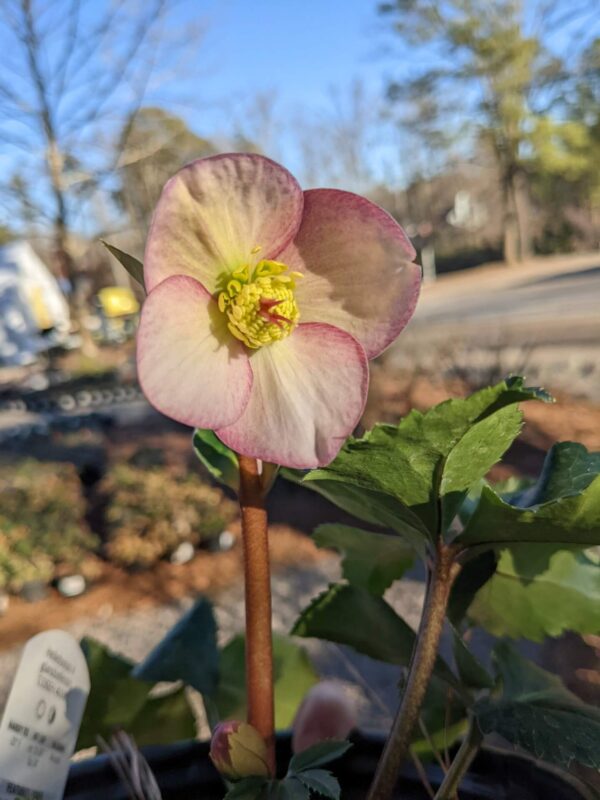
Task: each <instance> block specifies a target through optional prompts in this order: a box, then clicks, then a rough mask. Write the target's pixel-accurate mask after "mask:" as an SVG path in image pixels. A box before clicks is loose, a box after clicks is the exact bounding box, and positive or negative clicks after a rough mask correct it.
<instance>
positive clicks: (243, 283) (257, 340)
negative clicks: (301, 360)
mask: <svg viewBox="0 0 600 800" xmlns="http://www.w3.org/2000/svg"><path fill="white" fill-rule="evenodd" d="M301 277H302V275H301V274H300V273H299V272H289V271H288V268H287V267H286V265H285V264H281V263H280V262H279V261H267V260H262V261H259V262H258V264H257V265H256V266H255V267H254V268H251V267H250V266H248V265H246V266H244V267H241V268H240V269H238V270H236V271H235V272H233V273H229V274H227V275H225V276H223V278H222V284H221V285H223V286H224V289H223V291H221V292H220V293H219V296H218V304H219V310H220V311H221V312H222V313H224V314H226V315H227V320H228V321H227V327H228V328H229V330H230V331H231V333H232V334H233V335H234V336H235V337H236V339H239V340H240V341H242V342H243V343H244V344H245V345H246V347H251V348H252V349H257V348H259V347H263V346H264V345H265V344H271V343H272V342H277V341H279V340H280V339H285V337H286V336H289V335H290V333H291V332H292V331H293V330H294V328H295V327H296V324H297V322H298V319H299V318H300V312H299V311H298V306H297V304H296V299H295V297H294V289H295V288H296V280H297V279H298V278H301Z"/></svg>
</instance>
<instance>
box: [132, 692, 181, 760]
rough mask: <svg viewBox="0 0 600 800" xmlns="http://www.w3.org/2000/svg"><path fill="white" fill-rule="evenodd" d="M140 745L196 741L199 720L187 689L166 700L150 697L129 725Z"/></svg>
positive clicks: (164, 697)
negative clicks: (188, 698) (196, 717)
mask: <svg viewBox="0 0 600 800" xmlns="http://www.w3.org/2000/svg"><path fill="white" fill-rule="evenodd" d="M127 732H128V733H131V734H132V735H133V736H134V737H135V740H136V742H137V744H138V745H140V746H141V745H150V744H173V743H174V742H180V741H183V740H185V739H195V738H196V733H197V730H196V719H195V717H194V714H193V712H192V709H191V708H190V705H189V703H188V700H187V697H186V694H185V689H184V687H183V686H182V687H180V688H179V689H177V690H176V691H174V692H170V693H169V694H167V695H163V696H162V697H149V698H147V699H146V702H145V703H144V705H143V706H142V707H141V708H140V710H139V711H138V713H137V714H136V716H135V717H134V719H133V720H132V721H131V722H130V723H129V725H128V726H127Z"/></svg>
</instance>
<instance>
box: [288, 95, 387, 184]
mask: <svg viewBox="0 0 600 800" xmlns="http://www.w3.org/2000/svg"><path fill="white" fill-rule="evenodd" d="M328 100H329V103H328V105H327V106H326V107H324V108H322V109H321V110H320V111H317V112H315V113H312V114H310V115H307V114H306V111H305V110H304V109H303V111H302V113H300V114H298V115H297V118H296V120H295V124H294V130H293V138H294V139H295V143H296V146H297V148H298V151H299V156H300V160H301V164H302V171H303V173H304V178H305V181H306V183H307V184H308V185H312V186H323V185H324V184H325V185H329V186H344V188H346V189H352V190H354V191H358V192H364V191H366V190H368V189H369V188H370V187H371V186H372V185H373V184H374V183H375V176H374V171H373V167H374V161H375V160H376V153H377V147H378V144H379V143H380V140H381V138H382V133H383V132H384V124H385V121H383V120H382V114H381V108H380V106H379V103H378V102H377V100H376V99H375V98H374V97H372V96H371V95H370V94H369V93H368V91H367V90H366V88H365V86H364V85H363V84H362V83H361V81H359V80H354V81H353V82H352V83H351V84H350V85H349V86H348V87H347V89H346V90H343V89H340V88H339V87H330V89H329V93H328Z"/></svg>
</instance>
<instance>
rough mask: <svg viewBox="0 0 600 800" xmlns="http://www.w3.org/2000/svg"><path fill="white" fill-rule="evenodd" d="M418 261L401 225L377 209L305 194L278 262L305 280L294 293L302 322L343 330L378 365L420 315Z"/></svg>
mask: <svg viewBox="0 0 600 800" xmlns="http://www.w3.org/2000/svg"><path fill="white" fill-rule="evenodd" d="M414 257H415V251H414V248H413V247H412V245H411V243H410V242H409V240H408V238H407V236H406V234H405V233H404V231H403V230H402V228H401V227H400V225H398V223H397V222H396V221H395V220H394V219H392V217H391V216H390V215H389V214H388V213H387V212H386V211H384V210H383V209H381V208H379V206H376V205H375V204H374V203H371V202H370V201H369V200H366V199H365V198H364V197H359V196H358V195H355V194H352V193H350V192H342V191H339V190H337V189H312V190H310V191H308V192H305V193H304V213H303V216H302V224H301V226H300V230H299V231H298V234H297V235H296V237H295V239H294V241H293V243H292V244H291V245H290V246H289V247H287V248H286V250H285V251H284V252H283V253H280V255H279V257H278V260H279V261H283V262H284V263H285V264H287V265H288V266H290V267H292V268H293V269H295V270H298V271H299V272H302V273H303V274H304V276H305V277H304V279H303V280H300V281H298V284H297V289H296V299H297V301H298V307H299V309H300V314H301V319H302V321H303V322H327V323H329V324H331V325H335V326H337V327H338V328H342V330H345V331H347V332H348V333H351V334H352V335H353V336H354V337H355V338H356V339H358V341H359V342H360V343H361V344H362V346H363V347H364V348H365V351H366V353H367V356H368V357H369V358H374V357H375V356H376V355H379V353H381V351H382V350H384V349H385V348H386V347H387V346H388V345H389V344H390V343H391V342H392V341H393V340H394V339H395V338H396V337H397V336H398V334H399V333H400V331H401V330H402V329H403V328H404V326H405V325H406V323H407V322H408V321H409V319H410V318H411V316H412V314H413V312H414V310H415V306H416V303H417V299H418V296H419V289H420V285H421V268H420V267H419V266H418V265H417V264H414V263H412V260H413V258H414Z"/></svg>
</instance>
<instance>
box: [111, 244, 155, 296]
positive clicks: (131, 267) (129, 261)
mask: <svg viewBox="0 0 600 800" xmlns="http://www.w3.org/2000/svg"><path fill="white" fill-rule="evenodd" d="M100 241H101V242H102V244H103V245H104V247H106V249H107V250H108V251H109V252H110V253H112V255H113V256H114V257H115V258H116V259H117V261H118V262H119V263H120V264H121V265H122V266H123V267H125V269H126V270H127V272H128V273H129V274H130V275H131V277H132V278H133V280H134V281H137V282H138V283H139V284H140V286H142V287H143V288H144V289H145V288H146V286H145V284H144V265H143V264H142V262H141V261H138V259H137V258H134V256H130V255H129V253H124V252H123V251H122V250H119V248H118V247H115V246H114V245H112V244H109V243H108V242H105V241H104V240H102V239H101V240H100Z"/></svg>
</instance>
